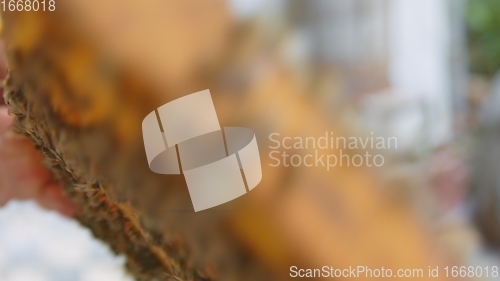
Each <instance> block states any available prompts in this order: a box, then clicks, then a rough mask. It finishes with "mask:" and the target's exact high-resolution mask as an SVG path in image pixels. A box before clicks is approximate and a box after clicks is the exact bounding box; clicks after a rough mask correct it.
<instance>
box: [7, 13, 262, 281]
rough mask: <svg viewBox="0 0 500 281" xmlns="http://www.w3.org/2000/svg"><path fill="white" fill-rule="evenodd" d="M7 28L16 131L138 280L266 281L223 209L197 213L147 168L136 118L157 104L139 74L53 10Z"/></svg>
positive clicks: (16, 17) (11, 21) (183, 194)
mask: <svg viewBox="0 0 500 281" xmlns="http://www.w3.org/2000/svg"><path fill="white" fill-rule="evenodd" d="M5 26H6V30H5V34H4V37H5V40H6V42H7V46H8V52H7V53H8V62H9V65H8V67H9V71H10V73H9V75H8V78H7V80H6V90H5V93H4V96H5V100H6V103H7V105H8V106H9V108H10V111H11V113H13V114H15V115H16V121H15V129H16V130H17V131H18V132H19V133H21V134H24V135H27V136H28V137H30V138H31V139H32V140H33V141H34V143H35V144H36V146H37V148H38V149H40V150H41V151H42V153H43V156H44V162H45V164H46V165H47V167H49V168H50V170H52V171H53V172H54V174H55V176H56V178H58V179H59V180H60V181H61V182H62V183H63V185H64V188H65V190H66V192H67V194H68V196H69V198H70V199H71V200H72V201H74V202H75V203H76V204H78V206H80V208H81V211H80V212H79V214H78V216H77V219H78V221H80V222H81V223H82V224H83V225H84V226H86V227H88V228H90V229H91V231H92V232H93V233H94V235H95V236H96V237H97V238H99V239H101V240H103V241H105V242H106V243H107V244H109V245H110V247H111V248H112V249H113V251H114V252H116V253H117V254H125V255H126V257H127V267H128V270H129V272H130V273H131V274H132V275H133V276H134V277H135V278H136V279H137V280H213V279H215V277H216V276H218V278H217V279H222V280H257V279H258V280H265V275H262V273H261V270H260V269H259V267H260V266H257V265H256V263H255V262H253V261H250V260H247V259H246V257H245V256H244V254H243V253H241V252H240V251H239V250H238V247H237V246H236V245H235V244H234V242H232V240H231V238H229V237H228V235H227V234H226V231H225V230H224V229H225V228H224V224H225V223H224V221H225V219H224V213H222V215H221V214H218V213H208V214H204V215H203V214H202V215H197V216H194V213H193V212H192V209H191V206H190V201H189V197H188V194H187V189H186V188H185V183H183V182H182V181H180V179H179V177H177V178H174V177H168V176H160V175H154V174H152V173H150V171H149V169H148V167H147V165H146V164H147V163H146V161H145V156H144V151H143V147H142V136H141V132H140V128H141V126H140V124H141V122H142V116H145V114H146V113H147V112H149V111H150V110H152V109H154V106H155V105H157V104H156V103H155V102H154V100H153V99H152V98H151V96H153V95H152V94H151V91H149V90H148V89H147V87H144V85H143V84H141V82H140V81H139V79H136V78H135V77H134V76H133V75H132V74H131V72H128V71H127V70H126V69H121V68H117V67H116V66H114V65H112V64H109V63H108V62H107V61H106V60H105V59H103V58H102V57H100V56H99V53H98V52H97V51H96V50H95V49H94V48H93V46H91V45H90V44H89V43H88V41H86V40H85V38H84V37H82V36H81V34H79V33H77V32H75V29H71V27H70V26H69V25H68V26H61V25H60V24H59V22H58V21H57V20H56V19H55V18H54V17H53V16H52V15H50V16H48V15H47V14H43V13H33V14H30V15H29V17H28V16H26V14H22V13H19V14H15V13H14V14H10V15H9V16H7V17H6V25H5ZM137 160H140V161H137ZM222 273H224V274H222ZM252 274H253V275H254V276H252ZM257 276H258V277H257Z"/></svg>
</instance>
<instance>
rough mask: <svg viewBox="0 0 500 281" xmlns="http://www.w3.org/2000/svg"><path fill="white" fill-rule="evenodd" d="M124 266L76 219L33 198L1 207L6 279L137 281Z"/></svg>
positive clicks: (0, 255) (1, 270)
mask: <svg viewBox="0 0 500 281" xmlns="http://www.w3.org/2000/svg"><path fill="white" fill-rule="evenodd" d="M124 264H125V259H124V258H123V257H116V256H115V255H114V254H113V253H112V252H111V250H109V249H108V247H107V246H106V245H104V244H103V243H102V242H100V241H98V240H96V239H94V238H93V237H92V235H91V233H90V231H89V230H87V229H85V228H83V227H82V226H80V225H79V224H78V223H77V222H76V221H74V220H70V219H67V218H64V217H62V216H60V215H59V214H57V213H55V212H49V211H45V210H43V209H41V208H40V207H38V206H37V205H36V204H35V203H32V202H17V201H13V202H10V203H9V204H8V205H7V206H5V207H4V208H2V209H0V280H2V281H101V280H102V281H104V280H106V281H129V280H130V281H131V280H132V279H131V278H129V277H128V276H127V275H126V273H125V271H124Z"/></svg>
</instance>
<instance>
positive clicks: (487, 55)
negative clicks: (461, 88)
mask: <svg viewBox="0 0 500 281" xmlns="http://www.w3.org/2000/svg"><path fill="white" fill-rule="evenodd" d="M466 20H467V26H468V41H469V42H468V45H469V59H470V67H471V70H472V72H474V73H478V74H482V75H486V76H488V77H492V76H493V75H494V74H495V73H496V72H497V71H498V70H499V69H500V1H498V0H469V1H468V5H467V11H466Z"/></svg>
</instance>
